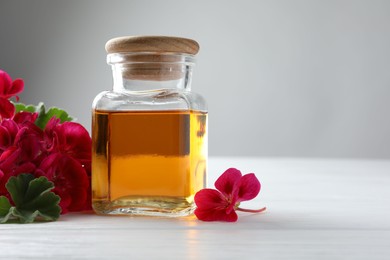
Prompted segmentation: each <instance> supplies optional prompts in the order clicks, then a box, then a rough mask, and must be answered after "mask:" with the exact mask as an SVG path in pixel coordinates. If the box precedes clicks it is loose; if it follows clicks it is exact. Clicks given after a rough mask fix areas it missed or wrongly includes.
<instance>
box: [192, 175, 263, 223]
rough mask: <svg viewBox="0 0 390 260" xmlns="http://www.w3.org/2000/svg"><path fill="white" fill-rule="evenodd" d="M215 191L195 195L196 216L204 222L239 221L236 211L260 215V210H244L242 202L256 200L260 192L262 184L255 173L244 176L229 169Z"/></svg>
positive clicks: (216, 184)
mask: <svg viewBox="0 0 390 260" xmlns="http://www.w3.org/2000/svg"><path fill="white" fill-rule="evenodd" d="M215 187H216V188H217V190H214V189H202V190H200V191H199V192H197V193H196V194H195V203H196V205H197V208H196V210H195V215H196V217H197V218H198V219H200V220H203V221H218V220H219V221H228V222H235V221H237V219H238V216H237V213H236V210H238V211H245V212H252V213H259V212H262V211H264V210H265V208H262V209H258V210H251V209H243V208H240V207H239V205H240V203H241V202H242V201H246V200H251V199H253V198H255V197H256V196H257V195H258V194H259V192H260V187H261V185H260V182H259V180H258V179H257V178H256V176H255V175H254V174H253V173H249V174H245V175H244V176H242V174H241V172H240V171H239V170H237V169H235V168H230V169H227V170H226V171H225V172H224V173H223V174H222V175H221V176H220V177H219V178H218V179H217V181H216V182H215Z"/></svg>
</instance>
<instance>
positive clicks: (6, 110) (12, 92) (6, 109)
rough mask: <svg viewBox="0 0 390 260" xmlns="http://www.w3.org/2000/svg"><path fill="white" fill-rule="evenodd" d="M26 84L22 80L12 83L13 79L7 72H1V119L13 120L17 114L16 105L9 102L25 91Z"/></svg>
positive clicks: (17, 98)
mask: <svg viewBox="0 0 390 260" xmlns="http://www.w3.org/2000/svg"><path fill="white" fill-rule="evenodd" d="M23 88H24V82H23V80H22V79H15V80H14V81H12V79H11V77H10V76H9V75H8V73H6V72H5V71H2V70H0V118H11V117H12V116H13V115H14V113H15V107H14V105H13V104H12V103H11V102H10V101H9V100H8V99H9V98H11V97H13V96H15V97H16V101H18V100H19V97H18V96H17V94H19V93H20V92H22V91H23Z"/></svg>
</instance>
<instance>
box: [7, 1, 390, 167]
mask: <svg viewBox="0 0 390 260" xmlns="http://www.w3.org/2000/svg"><path fill="white" fill-rule="evenodd" d="M123 35H175V36H183V37H189V38H193V39H196V40H197V41H199V43H200V44H201V51H200V54H199V57H198V63H197V66H196V68H195V72H194V81H193V90H194V91H196V92H198V93H201V94H202V95H204V96H205V97H206V99H207V100H208V103H209V113H210V114H209V133H210V135H209V153H210V155H212V156H216V155H232V156H244V155H245V156H248V155H250V156H295V157H299V156H306V157H351V158H387V159H389V158H390V118H389V111H390V1H372V0H370V1H368V0H367V1H234V2H233V1H230V2H229V1H180V0H177V1H168V0H165V1H116V0H113V1H86V0H85V1H53V0H46V1H43V0H39V1H38V0H36V1H28V0H26V1H18V0H16V1H15V0H13V1H4V0H1V1H0V68H1V69H3V70H6V71H8V72H9V73H10V74H11V76H12V77H14V78H16V77H22V78H24V79H25V82H26V89H25V92H24V94H22V95H21V101H23V102H25V103H38V102H39V101H43V102H45V104H46V105H47V106H54V105H55V106H59V107H62V108H64V109H66V110H67V111H69V112H70V114H72V115H73V116H75V117H77V118H78V121H79V122H80V123H82V124H83V125H85V126H86V127H87V128H88V129H90V107H91V103H92V100H93V98H94V96H95V95H96V94H97V93H99V92H100V91H102V90H106V89H110V88H111V85H112V79H111V71H110V68H109V66H108V65H107V64H106V63H105V55H106V54H105V51H104V44H105V42H106V41H107V40H108V39H110V38H112V37H116V36H123Z"/></svg>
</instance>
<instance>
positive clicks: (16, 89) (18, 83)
mask: <svg viewBox="0 0 390 260" xmlns="http://www.w3.org/2000/svg"><path fill="white" fill-rule="evenodd" d="M23 89H24V81H23V79H15V80H14V82H12V87H11V89H10V90H9V91H8V95H10V96H16V95H17V94H19V93H21V92H22V91H23Z"/></svg>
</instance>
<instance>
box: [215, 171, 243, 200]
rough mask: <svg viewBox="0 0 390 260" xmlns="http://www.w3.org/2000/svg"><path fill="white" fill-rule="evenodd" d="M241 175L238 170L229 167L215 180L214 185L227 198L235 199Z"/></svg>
mask: <svg viewBox="0 0 390 260" xmlns="http://www.w3.org/2000/svg"><path fill="white" fill-rule="evenodd" d="M241 176H242V174H241V172H240V171H239V170H237V169H235V168H229V169H227V170H226V171H225V172H224V173H223V174H222V175H221V176H220V177H219V178H218V179H217V180H216V181H215V184H214V185H215V187H216V188H217V189H218V190H219V191H220V192H222V194H223V195H225V196H226V197H227V198H228V199H230V200H235V197H236V196H237V195H236V194H237V191H238V187H239V186H238V185H239V183H240V179H241Z"/></svg>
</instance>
